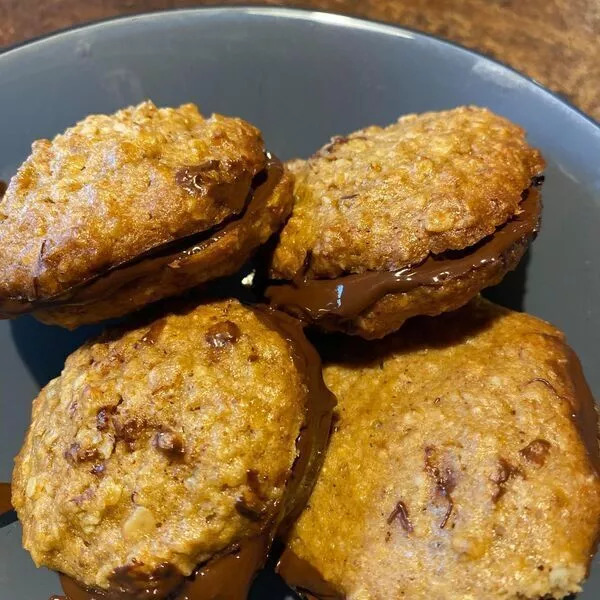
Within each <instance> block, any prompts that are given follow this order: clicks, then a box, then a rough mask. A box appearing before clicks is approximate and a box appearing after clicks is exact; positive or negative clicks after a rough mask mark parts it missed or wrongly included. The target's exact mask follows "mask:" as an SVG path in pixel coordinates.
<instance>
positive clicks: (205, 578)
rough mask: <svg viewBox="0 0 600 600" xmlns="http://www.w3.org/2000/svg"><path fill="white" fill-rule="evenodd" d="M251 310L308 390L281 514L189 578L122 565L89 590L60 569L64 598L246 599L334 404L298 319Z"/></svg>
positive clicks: (314, 468)
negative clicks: (281, 343) (284, 347)
mask: <svg viewBox="0 0 600 600" xmlns="http://www.w3.org/2000/svg"><path fill="white" fill-rule="evenodd" d="M254 312H255V314H256V316H257V317H258V318H259V319H260V320H261V321H262V322H263V323H265V324H266V325H267V326H268V327H269V328H270V329H273V330H274V331H277V332H278V333H279V334H280V335H281V336H283V337H284V338H285V339H286V340H287V341H288V344H289V347H290V351H291V355H292V359H293V360H294V364H295V365H296V367H297V369H298V370H299V372H300V373H302V374H303V375H304V381H305V384H306V389H307V394H306V403H305V407H304V411H305V412H304V423H303V425H302V428H301V431H300V433H299V435H298V437H297V439H296V451H297V458H296V460H295V461H294V464H293V465H292V467H291V469H290V472H289V474H288V480H287V486H286V492H285V496H284V499H283V504H282V507H281V511H280V519H279V520H278V521H276V522H275V523H273V522H271V523H266V524H265V529H264V531H263V533H261V534H260V535H258V536H255V537H252V538H248V539H246V540H242V541H241V542H240V543H239V544H237V545H236V546H235V548H234V549H233V550H231V551H229V552H227V553H225V554H223V555H221V556H219V557H217V558H215V559H213V560H211V561H209V562H208V563H207V564H205V565H202V566H200V567H199V568H198V570H197V571H196V572H195V573H194V574H193V575H192V576H191V577H183V576H182V575H181V574H180V573H179V572H178V571H177V570H176V569H174V567H172V566H170V565H163V566H162V567H159V569H157V570H156V572H155V573H153V574H152V575H150V576H148V575H145V576H139V575H136V572H135V569H134V568H127V567H125V568H123V569H118V570H117V572H116V573H115V574H114V576H113V578H112V579H111V588H110V589H109V590H93V589H88V588H86V587H84V586H82V585H81V584H80V583H78V582H77V581H75V580H74V579H72V578H71V577H68V576H66V575H64V574H61V575H60V578H61V584H62V586H63V590H64V592H65V597H64V599H63V600H150V598H152V599H156V600H159V599H165V600H167V599H168V600H246V598H247V596H248V592H249V590H250V586H251V584H252V581H253V579H254V575H255V574H256V572H257V571H258V570H259V569H261V568H262V566H263V565H264V562H265V560H266V557H267V554H268V550H269V548H270V547H271V544H272V542H273V538H274V537H275V535H276V534H277V533H279V535H282V534H283V532H285V530H286V529H287V528H288V527H289V526H290V525H291V523H293V521H294V520H295V519H296V518H297V516H298V515H299V514H300V512H301V511H302V509H303V508H304V505H305V504H306V501H307V500H308V496H309V495H310V492H311V491H312V487H313V485H314V483H315V481H316V478H317V474H318V471H319V469H320V467H321V464H322V462H323V458H324V452H325V448H326V445H327V441H328V438H329V429H330V426H331V418H332V410H333V407H334V405H335V398H334V396H333V394H332V393H331V392H330V391H329V390H328V389H327V387H326V386H325V383H324V382H323V376H322V372H321V361H320V358H319V355H318V354H317V352H316V350H315V349H314V348H313V347H312V345H311V344H310V343H309V342H308V340H307V339H306V338H305V336H304V333H303V331H302V328H301V326H300V324H299V323H298V322H297V321H296V320H294V319H293V318H291V317H289V316H288V315H285V314H283V313H279V312H277V311H273V310H272V309H269V308H267V307H257V308H254ZM248 479H249V482H250V483H251V485H253V486H254V487H257V486H259V482H258V481H257V479H256V474H255V473H253V472H249V474H248Z"/></svg>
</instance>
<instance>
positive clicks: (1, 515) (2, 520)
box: [0, 483, 17, 527]
mask: <svg viewBox="0 0 600 600" xmlns="http://www.w3.org/2000/svg"><path fill="white" fill-rule="evenodd" d="M10 495H11V494H10V483H0V527H6V526H7V525H10V524H11V523H14V522H15V521H16V520H17V513H16V511H15V510H14V508H13V506H12V501H11V497H10Z"/></svg>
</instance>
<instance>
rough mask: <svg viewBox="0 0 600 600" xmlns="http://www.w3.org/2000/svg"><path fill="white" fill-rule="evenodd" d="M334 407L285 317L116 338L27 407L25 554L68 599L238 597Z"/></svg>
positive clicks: (214, 309) (219, 316)
mask: <svg viewBox="0 0 600 600" xmlns="http://www.w3.org/2000/svg"><path fill="white" fill-rule="evenodd" d="M332 406H333V397H332V396H331V394H330V392H328V390H327V389H326V388H325V386H324V383H323V380H322V376H321V368H320V361H319V358H318V355H317V354H316V351H315V350H314V349H313V348H312V347H311V346H310V345H309V344H308V342H307V341H306V339H305V338H304V337H303V334H302V331H301V328H300V327H299V326H298V324H297V323H295V322H294V321H293V319H292V318H291V317H288V316H287V315H285V314H277V313H275V312H272V311H268V310H266V309H265V310H264V311H260V310H258V309H250V308H246V307H244V306H242V305H241V304H240V303H239V302H237V301H234V300H230V301H222V302H215V303H210V304H204V305H200V306H198V307H197V308H187V309H185V310H179V311H178V312H175V313H172V314H168V315H166V316H163V317H161V318H160V319H158V320H156V321H154V322H147V323H143V324H139V323H138V324H137V325H136V326H134V327H129V328H128V329H125V330H116V331H113V332H109V333H107V334H105V335H104V336H103V337H101V338H99V339H98V340H96V341H92V342H89V343H87V344H86V345H85V346H83V347H82V348H80V349H79V350H77V351H76V352H74V353H73V354H72V355H71V356H70V357H69V358H68V359H67V362H66V365H65V368H64V370H63V372H62V374H61V376H60V377H58V378H57V379H54V380H53V381H51V382H50V383H49V384H48V385H47V386H46V387H45V388H44V389H43V390H42V391H41V393H40V395H39V396H38V398H37V399H36V400H35V402H34V405H33V417H32V423H31V427H30V429H29V432H28V434H27V437H26V440H25V444H24V446H23V448H22V450H21V452H20V453H19V455H18V457H17V459H16V466H15V470H14V474H13V504H14V506H15V508H16V510H17V512H18V515H19V519H20V521H21V523H22V526H23V545H24V546H25V548H26V549H27V550H29V552H30V553H31V555H32V557H33V559H34V561H35V563H36V564H37V565H44V566H47V567H49V568H51V569H54V570H56V571H59V572H60V573H63V574H64V576H63V582H64V587H65V591H66V592H67V594H69V589H71V590H77V589H92V590H96V589H97V590H100V592H102V593H103V594H108V597H110V598H112V597H116V598H121V597H123V598H128V599H131V598H138V597H139V598H148V597H150V596H152V598H164V597H167V596H168V597H169V598H172V594H173V592H174V590H177V589H179V590H180V591H181V594H183V595H182V597H187V596H186V594H188V593H189V594H192V591H194V593H197V594H198V596H199V597H202V598H206V600H211V599H216V598H221V597H227V598H229V597H231V598H238V597H239V598H245V597H246V593H247V590H248V587H249V585H250V583H251V581H252V578H253V576H254V574H255V572H256V570H257V569H259V568H260V567H261V566H262V565H263V563H264V561H265V558H266V554H267V552H268V550H269V547H270V545H271V542H272V540H273V537H274V536H275V535H276V533H277V532H278V531H281V530H282V527H287V526H288V525H289V521H290V519H292V518H294V517H295V516H297V514H298V512H299V511H300V510H301V509H302V507H303V506H304V503H305V502H306V500H307V498H308V495H309V493H310V491H311V489H312V485H313V483H314V481H315V478H316V475H317V472H318V469H319V466H320V460H321V457H322V455H323V451H324V447H325V444H326V441H327V436H328V432H329V425H330V421H331V410H332ZM193 575H196V577H195V578H194V577H192V578H191V579H190V576H193ZM100 592H99V593H100ZM221 593H223V594H224V596H221V595H220V594H221ZM100 595H102V594H100ZM73 597H79V596H73ZM94 597H95V596H94ZM102 597H104V596H103V595H102Z"/></svg>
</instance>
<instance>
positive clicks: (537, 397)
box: [280, 301, 600, 600]
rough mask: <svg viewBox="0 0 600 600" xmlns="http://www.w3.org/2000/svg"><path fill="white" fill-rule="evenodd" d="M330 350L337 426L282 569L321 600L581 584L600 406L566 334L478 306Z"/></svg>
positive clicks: (594, 522) (463, 594)
mask: <svg viewBox="0 0 600 600" xmlns="http://www.w3.org/2000/svg"><path fill="white" fill-rule="evenodd" d="M330 343H331V354H332V357H331V361H330V362H329V364H328V365H327V364H326V367H325V381H326V383H327V385H328V386H329V387H330V389H331V390H332V391H333V392H334V393H335V394H336V396H337V398H338V419H337V420H336V425H335V427H334V430H333V434H332V439H331V443H330V446H329V449H328V453H327V457H326V460H325V463H324V465H323V470H322V474H321V477H320V479H319V481H318V483H317V485H316V487H315V491H314V493H313V495H312V497H311V500H310V505H309V506H308V507H307V509H306V510H305V512H304V513H303V515H302V517H301V518H300V520H299V521H298V523H297V524H296V527H295V528H294V530H293V532H292V534H291V537H290V541H289V544H288V550H287V551H286V554H285V555H284V557H283V559H282V561H281V565H280V572H281V574H282V575H283V576H284V578H285V579H286V580H287V581H288V582H289V583H291V584H293V585H294V586H295V587H296V588H298V589H300V590H303V591H306V592H310V593H312V595H313V596H314V597H317V598H319V599H325V598H326V599H327V600H330V599H333V598H340V599H348V600H382V599H384V598H385V599H392V598H393V599H398V598H407V599H408V598H410V599H411V600H431V599H432V598H436V600H455V599H456V598H486V599H489V600H524V599H528V600H534V599H536V600H537V599H538V598H542V597H543V598H550V597H551V598H563V597H565V596H567V595H569V594H571V593H575V592H577V591H579V590H580V589H581V584H582V582H583V580H584V578H585V577H586V573H587V569H588V567H589V563H590V560H591V556H592V555H593V552H594V550H595V544H596V540H597V537H598V534H599V529H600V525H599V524H600V477H599V470H598V466H599V455H598V432H597V418H596V412H595V409H594V401H593V398H592V396H591V393H590V391H589V388H588V387H587V385H586V383H585V380H584V378H583V374H582V370H581V366H580V364H579V361H578V360H577V357H576V356H575V354H574V352H573V351H572V350H571V349H570V348H569V347H568V346H567V345H566V343H565V340H564V336H563V334H562V333H561V332H559V331H558V330H556V329H555V328H554V327H552V326H551V325H549V324H547V323H545V322H543V321H540V320H539V319H536V318H534V317H532V316H529V315H525V314H520V313H514V312H511V311H508V310H506V309H503V308H500V307H498V306H494V305H492V304H490V303H486V302H483V301H480V302H477V303H475V304H471V305H469V306H467V307H465V308H463V309H461V310H459V311H457V312H455V313H448V314H446V315H443V316H441V317H438V318H436V319H431V318H429V319H428V318H421V319H418V320H413V321H411V322H409V323H407V324H406V325H405V326H404V328H403V329H402V331H401V332H400V333H398V334H396V335H392V336H388V337H387V338H385V339H384V340H381V341H379V342H370V343H369V342H365V341H361V340H358V339H356V338H355V339H352V340H350V341H348V340H344V342H343V346H342V347H340V345H336V344H335V343H334V342H333V341H330Z"/></svg>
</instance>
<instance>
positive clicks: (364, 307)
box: [268, 107, 544, 338]
mask: <svg viewBox="0 0 600 600" xmlns="http://www.w3.org/2000/svg"><path fill="white" fill-rule="evenodd" d="M543 167H544V161H543V159H542V157H541V155H540V153H539V152H538V151H537V150H535V149H533V148H531V147H530V146H529V145H528V144H527V143H526V141H525V134H524V132H523V130H522V129H521V128H520V127H518V126H517V125H514V124H513V123H511V122H510V121H508V120H506V119H504V118H502V117H500V116H498V115H495V114H493V113H492V112H490V111H489V110H486V109H482V108H476V107H461V108H457V109H454V110H449V111H444V112H437V113H434V112H432V113H424V114H421V115H408V116H405V117H402V118H401V119H399V120H398V122H397V123H394V124H392V125H390V126H388V127H385V128H381V127H367V128H366V129H363V130H361V131H357V132H355V133H352V134H350V135H349V136H347V137H338V138H333V140H332V141H331V143H330V144H328V145H327V146H325V147H323V148H322V149H321V150H319V151H318V152H317V153H316V154H315V155H314V156H313V157H311V158H309V159H308V160H307V161H305V162H301V161H294V162H293V163H292V164H291V165H290V170H292V171H293V172H294V173H295V176H296V184H295V192H294V193H295V197H296V203H295V206H294V209H293V212H292V216H291V217H290V219H289V221H288V222H287V224H286V226H285V227H284V229H283V230H282V232H281V237H280V241H279V244H278V245H277V247H276V249H275V253H274V256H273V260H272V263H271V275H272V276H273V277H274V278H275V279H278V280H287V281H288V283H287V284H284V285H279V286H277V285H274V286H272V287H271V288H269V290H268V296H269V298H270V300H271V302H272V303H273V304H274V305H276V306H278V307H280V308H283V309H285V310H286V311H288V312H291V313H292V314H294V315H296V316H301V317H303V318H305V319H306V320H308V321H310V322H315V323H317V324H318V325H320V326H321V327H323V328H325V329H329V330H342V331H345V332H347V333H352V334H358V335H361V336H363V337H366V338H376V337H382V336H383V335H386V334H387V333H390V332H391V331H394V330H396V329H398V328H399V327H400V326H401V325H402V324H403V323H404V321H405V320H406V319H407V318H409V317H412V316H415V315H419V314H427V315H436V314H439V313H441V312H444V311H447V310H452V309H455V308H458V307H459V306H462V305H463V304H465V303H466V302H467V301H468V300H470V299H471V298H472V297H473V296H475V295H476V294H477V293H478V292H479V291H480V290H481V289H483V288H485V287H487V286H490V285H493V284H496V283H498V282H499V281H500V280H501V279H502V277H503V276H504V275H505V274H506V272H507V271H509V270H511V269H513V268H514V267H515V266H516V265H517V263H518V261H519V259H520V258H521V257H522V255H523V253H524V252H525V250H526V249H527V246H528V244H529V241H530V240H531V238H532V237H533V236H534V234H535V232H536V231H537V228H538V224H539V216H540V211H541V202H540V197H539V193H538V192H537V191H536V190H534V189H532V184H534V185H537V184H539V183H540V182H541V178H540V174H541V172H542V170H543ZM498 238H501V239H498Z"/></svg>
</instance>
